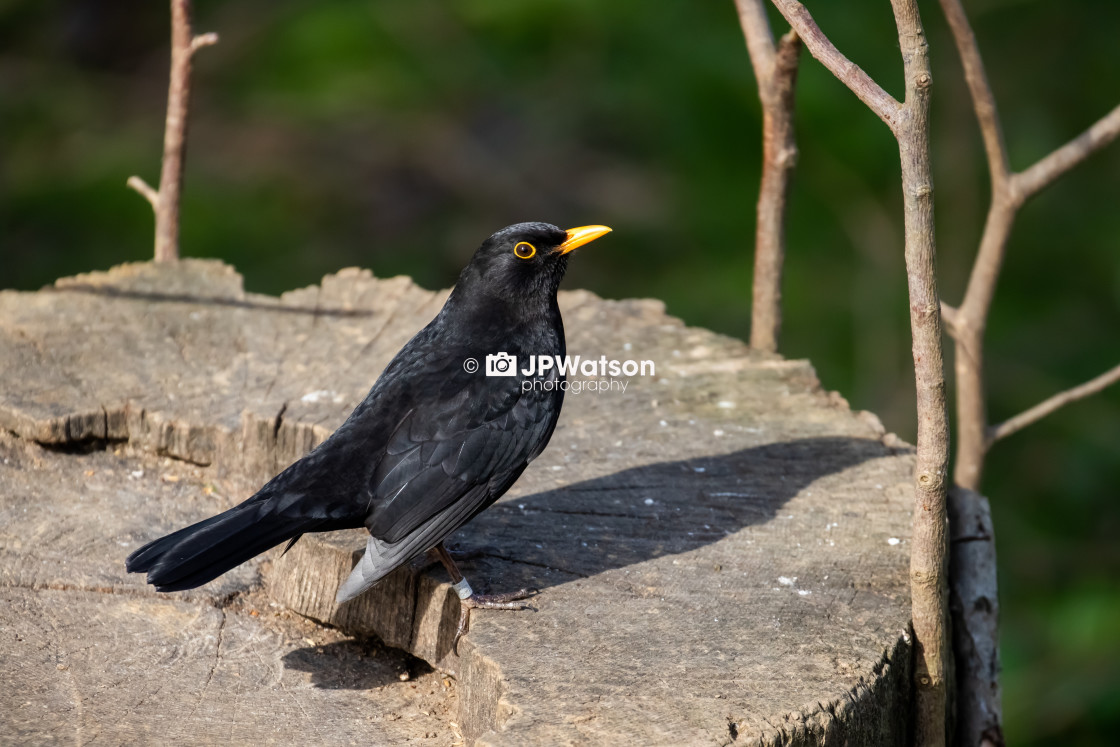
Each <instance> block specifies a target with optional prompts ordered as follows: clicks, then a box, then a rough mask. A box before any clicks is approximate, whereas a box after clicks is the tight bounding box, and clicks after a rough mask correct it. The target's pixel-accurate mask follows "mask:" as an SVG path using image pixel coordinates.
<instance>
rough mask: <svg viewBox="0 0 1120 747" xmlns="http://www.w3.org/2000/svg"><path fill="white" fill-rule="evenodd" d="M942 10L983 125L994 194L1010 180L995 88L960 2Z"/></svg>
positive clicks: (947, 2)
mask: <svg viewBox="0 0 1120 747" xmlns="http://www.w3.org/2000/svg"><path fill="white" fill-rule="evenodd" d="M941 10H942V11H943V12H944V13H945V20H947V21H948V22H949V30H950V31H951V32H952V34H953V41H954V42H956V45H957V53H958V54H959V55H960V58H961V65H962V66H963V67H964V77H965V81H967V83H968V93H969V96H971V97H972V108H973V109H974V110H975V111H976V119H977V120H979V122H980V134H981V136H982V137H983V138H984V151H985V152H986V153H987V156H988V171H989V172H990V173H991V176H992V191H993V192H998V191H1002V190H1003V188H1004V187H1005V185H1006V182H1007V180H1008V178H1009V177H1010V167H1009V166H1008V161H1007V145H1006V144H1005V143H1004V140H1003V127H1002V126H1001V125H1000V122H999V111H998V110H997V109H996V99H995V96H994V95H993V94H992V87H991V85H990V84H989V83H988V73H987V71H986V70H985V69H984V60H983V59H982V58H981V57H980V48H979V47H978V46H977V44H976V34H974V33H973V31H972V27H971V26H970V25H969V23H968V17H967V16H966V15H965V12H964V8H963V7H962V6H961V3H960V0H941Z"/></svg>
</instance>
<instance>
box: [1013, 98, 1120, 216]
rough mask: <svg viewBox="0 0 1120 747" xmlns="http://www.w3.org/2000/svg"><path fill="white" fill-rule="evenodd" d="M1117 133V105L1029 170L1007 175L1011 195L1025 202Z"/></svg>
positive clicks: (1119, 115) (1119, 125)
mask: <svg viewBox="0 0 1120 747" xmlns="http://www.w3.org/2000/svg"><path fill="white" fill-rule="evenodd" d="M1117 135H1120V106H1117V107H1116V108H1115V109H1113V110H1112V111H1110V112H1109V113H1108V114H1106V115H1105V116H1104V117H1102V118H1101V119H1099V120H1097V122H1096V123H1095V124H1094V125H1093V126H1092V127H1090V128H1089V129H1087V130H1085V132H1083V133H1081V134H1080V135H1078V136H1077V137H1075V138H1074V139H1073V140H1071V141H1069V142H1068V143H1066V144H1065V145H1063V146H1062V147H1061V148H1058V149H1057V150H1056V151H1054V152H1053V153H1051V154H1050V155H1048V156H1046V157H1045V158H1043V159H1042V160H1041V161H1039V162H1038V163H1036V164H1035V165H1033V166H1031V167H1030V168H1029V169H1026V170H1025V171H1023V172H1021V173H1018V174H1015V176H1013V177H1012V178H1011V185H1012V192H1013V194H1014V195H1015V197H1016V199H1017V200H1018V201H1019V203H1023V202H1025V201H1026V200H1028V199H1029V198H1031V197H1033V196H1034V195H1035V194H1037V193H1038V192H1039V191H1040V190H1042V189H1043V188H1045V187H1047V186H1048V185H1050V184H1052V183H1053V182H1054V180H1055V179H1057V178H1058V177H1060V176H1062V175H1063V174H1065V173H1066V172H1067V171H1069V170H1070V169H1072V168H1073V167H1074V166H1076V165H1078V164H1079V163H1081V162H1082V161H1084V160H1085V159H1086V158H1088V157H1089V156H1091V155H1093V154H1094V153H1096V152H1097V151H1098V150H1100V149H1101V148H1103V147H1104V146H1106V145H1108V144H1109V143H1111V142H1112V141H1113V140H1115V139H1116V136H1117Z"/></svg>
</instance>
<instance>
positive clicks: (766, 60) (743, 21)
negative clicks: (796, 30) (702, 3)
mask: <svg viewBox="0 0 1120 747" xmlns="http://www.w3.org/2000/svg"><path fill="white" fill-rule="evenodd" d="M735 7H736V8H737V9H738V11H739V25H740V26H741V27H742V28H743V38H744V39H745V40H746V42H747V53H748V54H750V56H751V67H752V68H754V79H755V80H756V81H758V95H759V97H760V98H761V97H762V96H764V95H765V94H764V92H765V90H766V89H767V88H769V87H770V77H771V75H772V74H773V70H774V55H775V51H774V34H773V32H771V31H770V21H769V20H768V19H767V18H766V9H765V8H764V7H763V5H762V0H735Z"/></svg>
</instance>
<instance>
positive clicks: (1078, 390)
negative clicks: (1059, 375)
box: [988, 365, 1120, 444]
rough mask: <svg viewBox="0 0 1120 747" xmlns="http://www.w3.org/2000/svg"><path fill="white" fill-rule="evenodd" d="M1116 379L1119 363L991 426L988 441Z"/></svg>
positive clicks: (1094, 391) (1038, 418)
mask: <svg viewBox="0 0 1120 747" xmlns="http://www.w3.org/2000/svg"><path fill="white" fill-rule="evenodd" d="M1118 381H1120V365H1118V366H1116V367H1115V368H1111V369H1109V370H1108V371H1105V372H1104V373H1103V374H1101V375H1100V376H1098V377H1096V378H1095V379H1091V380H1090V381H1086V382H1085V383H1084V384H1082V385H1080V386H1075V387H1073V388H1072V389H1067V390H1065V391H1064V392H1059V393H1058V394H1055V395H1054V396H1053V397H1050V398H1049V399H1047V400H1044V401H1043V402H1039V403H1038V404H1037V405H1035V406H1034V407H1032V408H1030V409H1029V410H1024V411H1023V412H1021V413H1019V414H1018V415H1016V416H1015V417H1013V418H1010V419H1008V420H1005V421H1004V422H1002V423H1000V424H999V425H996V426H992V427H991V428H989V429H988V443H989V444H992V443H995V442H996V441H999V440H1000V439H1001V438H1007V437H1008V436H1010V435H1011V434H1012V433H1016V432H1018V431H1021V430H1022V429H1023V428H1026V427H1027V426H1028V425H1030V424H1031V423H1034V422H1036V421H1038V420H1042V418H1044V417H1046V416H1047V415H1049V414H1050V413H1052V412H1054V411H1055V410H1057V409H1058V408H1059V407H1063V406H1065V405H1068V404H1069V403H1071V402H1076V401H1077V400H1079V399H1085V398H1086V397H1089V396H1091V395H1094V394H1096V393H1097V392H1099V391H1101V390H1103V389H1106V388H1108V387H1109V386H1111V385H1113V384H1115V383H1116V382H1118Z"/></svg>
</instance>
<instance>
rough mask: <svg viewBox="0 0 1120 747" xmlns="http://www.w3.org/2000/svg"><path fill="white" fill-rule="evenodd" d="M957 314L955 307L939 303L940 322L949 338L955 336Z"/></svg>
mask: <svg viewBox="0 0 1120 747" xmlns="http://www.w3.org/2000/svg"><path fill="white" fill-rule="evenodd" d="M958 316H959V312H958V311H957V308H956V307H955V306H950V305H949V304H947V303H945V302H944V301H942V302H941V321H943V322H944V323H945V331H946V332H948V333H949V337H956V336H957V317H958Z"/></svg>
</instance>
